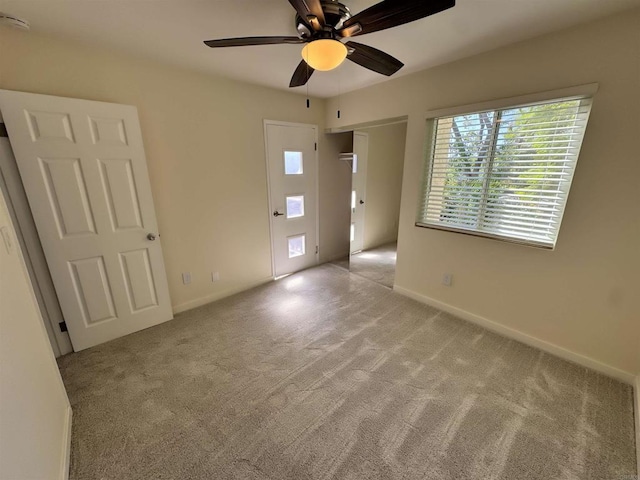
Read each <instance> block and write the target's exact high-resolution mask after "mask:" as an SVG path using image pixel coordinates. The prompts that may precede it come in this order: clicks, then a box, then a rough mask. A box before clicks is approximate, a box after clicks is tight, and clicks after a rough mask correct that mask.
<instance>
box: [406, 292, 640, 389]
mask: <svg viewBox="0 0 640 480" xmlns="http://www.w3.org/2000/svg"><path fill="white" fill-rule="evenodd" d="M393 289H394V291H396V292H397V293H399V294H401V295H404V296H405V297H409V298H412V299H414V300H417V301H418V302H421V303H426V304H427V305H431V306H432V307H435V308H437V309H439V310H442V311H444V312H447V313H450V314H451V315H455V316H456V317H459V318H462V319H463V320H467V321H469V322H471V323H475V324H476V325H479V326H481V327H483V328H486V329H487V330H491V331H492V332H495V333H498V334H500V335H503V336H505V337H508V338H512V339H514V340H517V341H519V342H522V343H524V344H526V345H529V346H531V347H535V348H539V349H540V350H543V351H545V352H547V353H550V354H552V355H556V356H557V357H560V358H563V359H565V360H568V361H570V362H573V363H577V364H578V365H582V366H583V367H587V368H590V369H592V370H595V371H597V372H600V373H602V374H604V375H607V376H609V377H613V378H615V379H617V380H620V381H621V382H624V383H627V384H629V385H634V382H636V381H637V377H636V376H635V375H634V374H632V373H630V372H626V371H624V370H621V369H619V368H616V367H613V366H611V365H607V364H606V363H602V362H599V361H598V360H594V359H593V358H590V357H587V356H585V355H582V354H579V353H575V352H572V351H571V350H567V349H566V348H563V347H561V346H559V345H556V344H554V343H550V342H547V341H545V340H541V339H539V338H537V337H533V336H531V335H528V334H526V333H523V332H521V331H519V330H515V329H513V328H511V327H507V326H505V325H502V324H501V323H498V322H494V321H493V320H489V319H488V318H484V317H481V316H480V315H476V314H475V313H471V312H468V311H466V310H463V309H461V308H458V307H454V306H453V305H449V304H447V303H444V302H441V301H439V300H436V299H433V298H430V297H427V296H425V295H422V294H420V293H417V292H414V291H413V290H409V289H408V288H404V287H400V286H398V285H395V286H394V287H393Z"/></svg>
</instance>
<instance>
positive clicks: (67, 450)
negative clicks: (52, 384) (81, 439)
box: [60, 405, 73, 480]
mask: <svg viewBox="0 0 640 480" xmlns="http://www.w3.org/2000/svg"><path fill="white" fill-rule="evenodd" d="M72 416H73V412H72V411H71V405H69V406H68V407H67V412H66V415H65V417H66V418H65V422H64V430H63V431H62V462H61V464H62V469H61V471H60V479H61V480H68V479H69V466H70V464H71V417H72Z"/></svg>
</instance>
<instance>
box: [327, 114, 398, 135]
mask: <svg viewBox="0 0 640 480" xmlns="http://www.w3.org/2000/svg"><path fill="white" fill-rule="evenodd" d="M408 121H409V117H408V116H407V115H404V116H402V117H393V118H387V119H382V120H372V121H370V122H363V123H356V124H353V125H346V126H344V127H332V128H326V129H325V133H346V132H354V131H356V130H362V129H366V128H377V127H386V126H387V125H395V124H397V123H407V122H408Z"/></svg>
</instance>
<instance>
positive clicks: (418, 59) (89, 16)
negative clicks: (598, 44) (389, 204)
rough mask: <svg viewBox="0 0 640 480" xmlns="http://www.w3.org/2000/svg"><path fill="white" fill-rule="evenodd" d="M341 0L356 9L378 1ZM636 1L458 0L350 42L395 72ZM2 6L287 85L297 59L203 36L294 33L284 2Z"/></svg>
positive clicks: (336, 85)
mask: <svg viewBox="0 0 640 480" xmlns="http://www.w3.org/2000/svg"><path fill="white" fill-rule="evenodd" d="M424 1H428V0H424ZM343 3H345V4H346V5H347V6H348V7H349V8H350V9H351V12H352V14H355V13H357V12H360V11H361V10H364V9H365V8H367V7H369V6H371V5H373V4H374V3H377V1H376V0H343ZM639 6H640V0H458V1H457V5H456V6H455V7H454V8H452V9H449V10H447V11H445V12H442V13H439V14H437V15H434V16H432V17H428V18H425V19H422V20H419V21H417V22H413V23H411V24H407V25H403V26H400V27H396V28H393V29H390V30H386V31H382V32H376V33H372V34H369V35H362V36H359V37H357V38H354V40H355V41H357V42H361V43H365V44H368V45H371V46H373V47H376V48H379V49H381V50H384V51H386V52H387V53H389V54H391V55H393V56H395V57H397V58H398V59H400V60H401V61H402V62H404V63H405V67H404V68H403V69H402V70H400V72H398V73H397V74H396V75H395V76H400V75H406V74H408V73H411V72H415V71H418V70H422V69H424V68H427V67H430V66H434V65H438V64H442V63H446V62H450V61H452V60H456V59H460V58H463V57H467V56H470V55H474V54H477V53H480V52H483V51H487V50H491V49H493V48H496V47H499V46H502V45H507V44H510V43H514V42H517V41H520V40H524V39H527V38H532V37H535V36H538V35H542V34H545V33H548V32H552V31H555V30H560V29H562V28H566V27H569V26H572V25H577V24H579V23H584V22H588V21H590V20H594V19H596V18H599V17H604V16H606V15H610V14H613V13H616V12H619V11H623V10H625V9H630V8H633V7H639ZM0 11H3V12H5V13H11V14H13V15H18V16H21V17H24V18H25V19H27V20H28V21H29V22H31V29H32V31H33V32H36V33H37V32H45V33H52V34H56V35H60V36H64V37H67V38H70V39H73V40H76V41H78V42H82V43H84V44H89V45H97V46H104V47H107V48H111V49H117V50H121V51H127V52H129V53H131V54H134V55H138V56H145V57H149V58H152V59H156V60H159V61H162V62H165V63H171V64H175V65H179V66H183V67H187V68H191V69H195V70H199V71H201V72H205V73H211V74H218V75H223V76H226V77H230V78H234V79H238V80H243V81H247V82H251V83H256V84H261V85H265V86H269V87H273V88H279V89H284V90H287V89H288V85H289V80H290V78H291V75H292V73H293V70H294V69H295V67H296V66H297V65H298V63H299V61H300V58H301V57H300V50H301V45H269V46H260V47H255V46H252V47H233V48H225V49H210V48H208V47H206V46H205V45H204V44H203V43H202V41H203V40H208V39H215V38H226V37H235V36H253V35H295V34H296V32H295V28H294V21H293V20H294V10H293V8H292V7H291V6H290V5H289V3H288V2H287V0H0ZM392 78H393V77H392ZM385 80H387V77H384V76H382V75H379V74H377V73H374V72H371V71H369V70H366V69H364V68H362V67H359V66H357V65H355V64H353V63H352V62H345V63H344V64H343V65H342V66H341V67H340V68H338V69H337V70H335V71H333V72H316V73H315V74H314V75H313V77H312V78H311V80H310V82H309V94H310V95H312V96H319V97H331V96H335V95H338V94H340V93H344V92H347V91H350V90H354V89H357V88H361V87H364V86H367V85H371V84H374V83H378V82H382V81H385ZM292 90H293V91H297V92H299V93H306V88H305V87H298V88H296V89H292Z"/></svg>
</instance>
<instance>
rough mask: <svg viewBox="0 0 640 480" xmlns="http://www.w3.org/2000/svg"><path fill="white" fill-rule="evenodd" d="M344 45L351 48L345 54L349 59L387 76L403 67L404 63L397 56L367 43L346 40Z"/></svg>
mask: <svg viewBox="0 0 640 480" xmlns="http://www.w3.org/2000/svg"><path fill="white" fill-rule="evenodd" d="M345 45H346V46H347V48H348V49H349V50H350V51H351V50H353V51H351V53H349V55H348V56H347V58H348V59H349V60H351V61H352V62H354V63H357V64H358V65H360V66H362V67H364V68H368V69H369V70H373V71H374V72H378V73H381V74H382V75H386V76H387V77H390V76H391V75H393V74H394V73H396V72H397V71H398V70H400V69H401V68H402V67H404V63H402V62H401V61H400V60H398V59H397V58H394V57H392V56H391V55H389V54H388V53H384V52H383V51H382V50H378V49H377V48H373V47H370V46H369V45H363V44H361V43H356V42H347V43H346V44H345Z"/></svg>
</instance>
